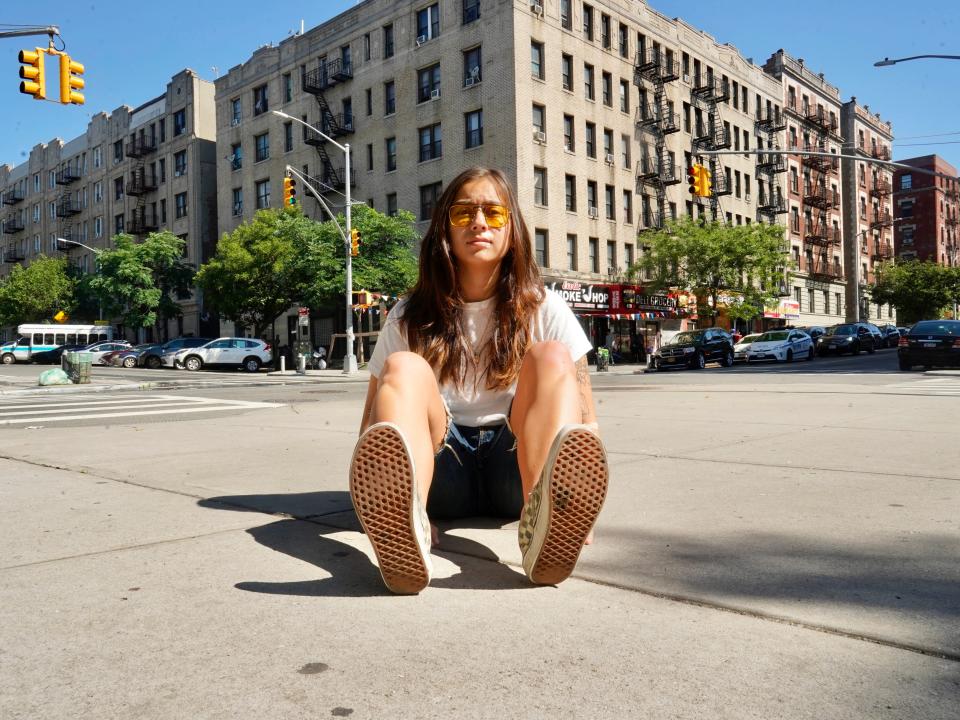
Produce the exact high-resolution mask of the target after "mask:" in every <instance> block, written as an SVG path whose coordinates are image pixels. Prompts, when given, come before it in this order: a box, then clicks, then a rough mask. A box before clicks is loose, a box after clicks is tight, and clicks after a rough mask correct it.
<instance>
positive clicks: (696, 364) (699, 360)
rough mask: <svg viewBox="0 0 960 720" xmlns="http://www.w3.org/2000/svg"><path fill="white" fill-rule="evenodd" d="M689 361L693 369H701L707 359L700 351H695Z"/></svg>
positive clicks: (705, 364)
mask: <svg viewBox="0 0 960 720" xmlns="http://www.w3.org/2000/svg"><path fill="white" fill-rule="evenodd" d="M691 362H692V364H691V367H692V368H693V369H694V370H703V369H704V368H705V367H706V366H707V359H706V358H705V357H704V356H703V353H702V352H698V353H696V354H695V355H694V356H693V360H692V361H691Z"/></svg>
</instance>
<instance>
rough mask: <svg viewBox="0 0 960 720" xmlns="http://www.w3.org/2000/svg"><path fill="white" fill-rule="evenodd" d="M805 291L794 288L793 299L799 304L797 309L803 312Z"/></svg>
mask: <svg viewBox="0 0 960 720" xmlns="http://www.w3.org/2000/svg"><path fill="white" fill-rule="evenodd" d="M802 293H803V290H802V289H801V288H798V287H796V286H794V288H793V299H794V301H795V302H796V303H797V309H798V310H803V294H802Z"/></svg>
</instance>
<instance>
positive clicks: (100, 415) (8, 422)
mask: <svg viewBox="0 0 960 720" xmlns="http://www.w3.org/2000/svg"><path fill="white" fill-rule="evenodd" d="M272 406H273V407H279V405H276V404H273V405H272ZM263 407H270V405H267V404H264V405H263ZM230 409H231V408H230V407H222V406H213V407H188V408H170V409H169V410H142V411H139V412H138V411H134V412H117V413H98V414H94V415H59V416H53V417H49V416H46V417H32V418H16V419H14V420H0V425H19V424H22V423H29V422H53V421H56V420H90V419H95V420H100V419H103V418H118V417H142V416H144V415H173V414H174V413H199V412H215V411H218V410H219V411H221V412H222V411H224V410H230Z"/></svg>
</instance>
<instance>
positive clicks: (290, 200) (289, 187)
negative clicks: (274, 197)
mask: <svg viewBox="0 0 960 720" xmlns="http://www.w3.org/2000/svg"><path fill="white" fill-rule="evenodd" d="M296 204H297V181H296V180H294V179H293V178H292V177H290V176H285V177H284V178H283V206H284V207H293V206H295V205H296Z"/></svg>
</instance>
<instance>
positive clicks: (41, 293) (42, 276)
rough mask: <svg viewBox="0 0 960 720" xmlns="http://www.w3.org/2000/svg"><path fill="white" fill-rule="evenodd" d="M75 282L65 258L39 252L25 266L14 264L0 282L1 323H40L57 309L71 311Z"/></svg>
mask: <svg viewBox="0 0 960 720" xmlns="http://www.w3.org/2000/svg"><path fill="white" fill-rule="evenodd" d="M74 285H75V281H74V280H73V278H71V277H70V276H69V274H68V270H67V262H66V260H63V259H58V258H48V257H45V256H43V255H41V256H40V257H38V258H37V259H36V260H34V261H33V262H31V263H30V264H29V265H28V266H27V267H22V266H20V265H14V267H13V270H12V271H11V273H10V275H9V277H7V279H6V280H4V281H3V282H2V283H0V325H16V324H18V323H23V322H43V321H45V320H52V318H53V316H54V315H55V314H56V313H57V311H58V310H64V311H67V312H70V311H71V310H72V309H73V294H74Z"/></svg>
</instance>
